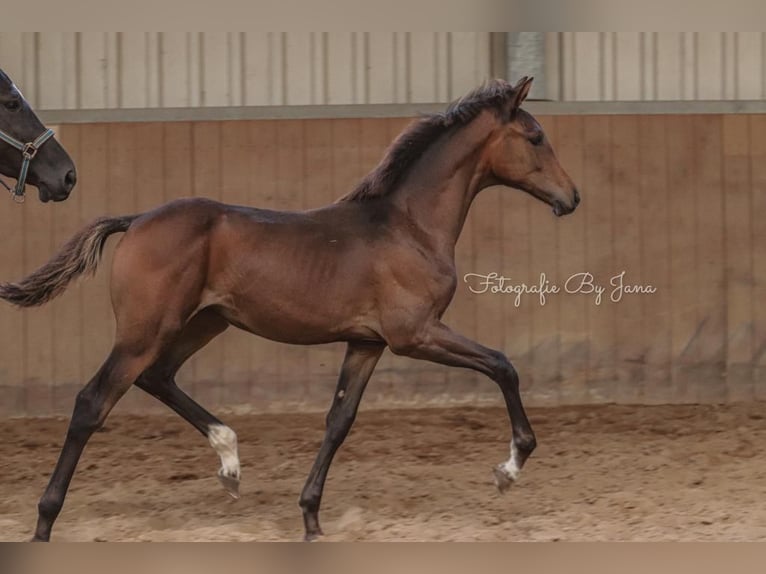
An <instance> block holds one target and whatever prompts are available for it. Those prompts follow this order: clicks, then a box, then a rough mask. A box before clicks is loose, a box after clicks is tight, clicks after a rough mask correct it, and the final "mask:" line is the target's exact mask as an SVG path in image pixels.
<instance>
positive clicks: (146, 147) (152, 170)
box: [133, 123, 188, 213]
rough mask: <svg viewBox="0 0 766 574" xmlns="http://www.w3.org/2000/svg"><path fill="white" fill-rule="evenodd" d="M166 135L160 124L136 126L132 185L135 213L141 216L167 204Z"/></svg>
mask: <svg viewBox="0 0 766 574" xmlns="http://www.w3.org/2000/svg"><path fill="white" fill-rule="evenodd" d="M164 135H165V131H164V129H163V124H161V123H140V124H136V125H135V136H134V137H135V146H136V149H135V165H136V171H135V173H134V174H133V176H134V179H133V186H134V188H135V191H134V193H135V201H134V204H135V210H136V211H137V212H139V213H145V212H147V211H149V210H151V209H154V208H155V207H159V206H160V205H162V204H163V203H164V184H163V182H164V180H165V161H164V159H165V158H164V157H163V154H164V141H163V138H164ZM186 149H188V145H187V147H186ZM185 159H186V161H188V157H187V158H185Z"/></svg>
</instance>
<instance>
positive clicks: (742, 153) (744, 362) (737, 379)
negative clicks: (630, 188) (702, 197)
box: [723, 115, 753, 401]
mask: <svg viewBox="0 0 766 574" xmlns="http://www.w3.org/2000/svg"><path fill="white" fill-rule="evenodd" d="M748 144H749V134H748V118H747V116H745V115H726V116H724V118H723V161H724V165H723V176H724V214H725V219H724V225H725V231H726V299H727V303H726V309H727V313H726V319H727V328H726V332H727V343H728V344H727V349H726V373H727V377H726V383H727V388H728V395H727V397H728V399H729V400H730V401H737V400H739V401H742V400H745V401H746V400H751V399H752V398H753V373H752V361H753V332H752V331H753V325H752V320H753V301H752V285H753V276H752V260H751V241H752V237H751V219H750V218H751V197H750V173H749V171H750V160H749V158H748V155H749V150H748Z"/></svg>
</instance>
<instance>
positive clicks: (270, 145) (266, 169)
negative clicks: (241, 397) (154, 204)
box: [249, 120, 283, 408]
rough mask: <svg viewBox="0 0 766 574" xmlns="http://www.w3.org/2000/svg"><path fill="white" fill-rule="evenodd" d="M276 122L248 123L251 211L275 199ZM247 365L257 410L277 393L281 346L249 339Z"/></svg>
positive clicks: (251, 391) (278, 389)
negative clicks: (248, 361) (250, 367)
mask: <svg viewBox="0 0 766 574" xmlns="http://www.w3.org/2000/svg"><path fill="white" fill-rule="evenodd" d="M280 123H281V122H279V121H277V120H265V121H256V122H251V123H250V149H251V150H252V157H251V161H250V166H251V171H250V186H249V204H250V205H252V206H253V207H261V208H271V209H273V208H274V207H275V203H276V200H275V197H276V195H277V171H278V165H277V130H278V126H279V124H280ZM251 339H252V343H251V344H252V347H251V350H250V364H251V365H252V377H251V385H250V400H251V401H252V403H253V405H254V406H255V407H257V408H264V407H266V406H268V402H269V401H270V400H272V399H273V397H274V396H275V393H277V392H280V390H281V384H280V383H281V381H280V380H279V375H280V361H279V347H282V346H283V345H281V344H279V343H274V342H271V341H267V340H266V339H261V338H260V337H254V336H251Z"/></svg>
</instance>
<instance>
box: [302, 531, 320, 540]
mask: <svg viewBox="0 0 766 574" xmlns="http://www.w3.org/2000/svg"><path fill="white" fill-rule="evenodd" d="M322 536H324V532H322V531H321V530H319V531H318V532H307V533H306V536H304V537H303V541H304V542H318V541H319V540H321V539H322Z"/></svg>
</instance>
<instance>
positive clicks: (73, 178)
mask: <svg viewBox="0 0 766 574" xmlns="http://www.w3.org/2000/svg"><path fill="white" fill-rule="evenodd" d="M76 183H77V174H76V173H75V171H74V170H73V169H70V170H69V171H68V172H67V174H66V175H65V176H64V186H65V187H66V189H67V191H71V190H72V188H73V187H74V186H75V184H76Z"/></svg>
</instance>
